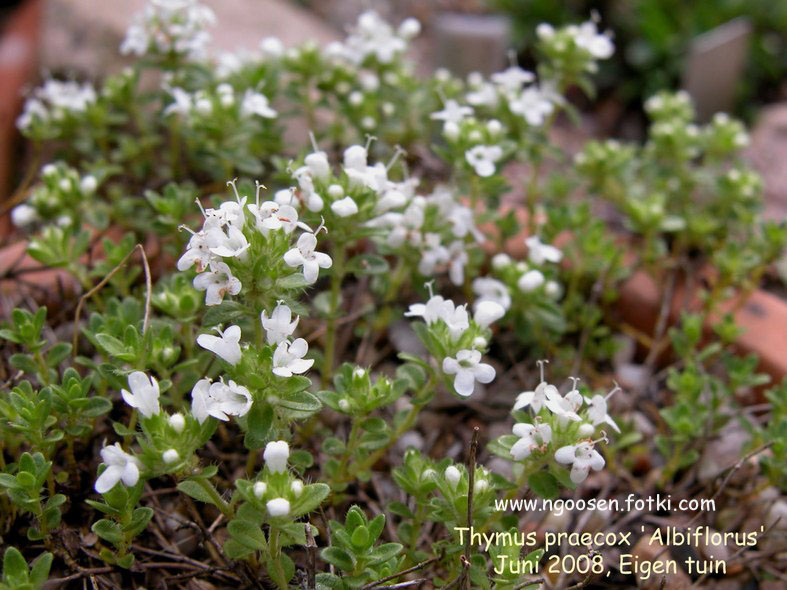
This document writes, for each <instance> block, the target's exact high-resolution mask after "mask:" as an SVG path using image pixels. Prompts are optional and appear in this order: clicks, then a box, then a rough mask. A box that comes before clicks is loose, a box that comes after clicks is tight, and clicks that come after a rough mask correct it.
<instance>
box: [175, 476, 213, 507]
mask: <svg viewBox="0 0 787 590" xmlns="http://www.w3.org/2000/svg"><path fill="white" fill-rule="evenodd" d="M178 490H180V491H181V492H183V493H184V494H186V495H187V496H191V497H192V498H194V499H195V500H199V501H200V502H204V503H205V504H212V505H214V506H215V505H216V504H215V502H214V501H213V498H211V497H210V494H208V492H206V491H205V489H204V488H203V487H202V486H201V485H199V484H198V483H197V482H196V481H194V480H192V479H185V480H183V481H182V482H180V483H179V484H178Z"/></svg>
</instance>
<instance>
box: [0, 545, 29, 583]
mask: <svg viewBox="0 0 787 590" xmlns="http://www.w3.org/2000/svg"><path fill="white" fill-rule="evenodd" d="M27 573H28V572H27V562H26V561H25V558H24V557H22V554H21V553H20V552H19V549H17V548H16V547H9V548H8V549H6V550H5V554H4V555H3V578H4V579H6V580H8V581H9V582H11V586H12V587H13V586H16V585H21V584H24V583H25V582H27Z"/></svg>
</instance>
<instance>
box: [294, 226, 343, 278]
mask: <svg viewBox="0 0 787 590" xmlns="http://www.w3.org/2000/svg"><path fill="white" fill-rule="evenodd" d="M316 247H317V237H316V236H315V235H314V234H313V233H308V232H306V233H303V234H301V236H300V237H299V238H298V242H297V244H296V247H295V248H292V249H290V250H288V251H287V252H285V254H284V262H286V263H287V265H288V266H292V267H297V266H302V267H303V278H304V279H305V280H306V282H307V283H309V284H311V283H314V282H315V281H317V277H318V276H319V273H320V269H321V268H331V265H332V264H333V261H332V260H331V257H330V256H328V255H327V254H325V253H323V252H315V251H314V249H315V248H316Z"/></svg>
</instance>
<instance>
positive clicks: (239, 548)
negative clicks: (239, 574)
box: [222, 539, 254, 559]
mask: <svg viewBox="0 0 787 590" xmlns="http://www.w3.org/2000/svg"><path fill="white" fill-rule="evenodd" d="M222 548H223V549H224V553H225V555H226V556H227V557H229V558H230V559H243V558H244V557H247V556H249V555H251V554H252V553H254V549H250V548H249V547H246V545H241V544H240V543H238V542H237V541H236V540H235V539H227V540H226V541H224V545H223V547H222Z"/></svg>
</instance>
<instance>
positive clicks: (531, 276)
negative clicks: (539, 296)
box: [516, 269, 544, 293]
mask: <svg viewBox="0 0 787 590" xmlns="http://www.w3.org/2000/svg"><path fill="white" fill-rule="evenodd" d="M543 284H544V275H543V273H542V272H541V271H540V270H535V269H534V270H529V271H527V272H526V273H525V274H523V275H522V276H521V277H519V280H518V281H517V283H516V286H517V287H519V290H520V291H522V292H523V293H530V292H531V291H535V290H536V289H538V288H539V287H540V286H541V285H543Z"/></svg>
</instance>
